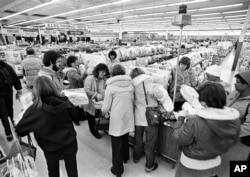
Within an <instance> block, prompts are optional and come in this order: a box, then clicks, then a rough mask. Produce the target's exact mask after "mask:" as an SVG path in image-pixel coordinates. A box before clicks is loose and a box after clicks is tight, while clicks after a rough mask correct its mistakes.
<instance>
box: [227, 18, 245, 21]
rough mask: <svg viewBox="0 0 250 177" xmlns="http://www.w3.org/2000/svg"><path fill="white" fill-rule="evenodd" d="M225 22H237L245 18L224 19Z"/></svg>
mask: <svg viewBox="0 0 250 177" xmlns="http://www.w3.org/2000/svg"><path fill="white" fill-rule="evenodd" d="M226 20H227V21H238V20H245V18H234V19H226Z"/></svg>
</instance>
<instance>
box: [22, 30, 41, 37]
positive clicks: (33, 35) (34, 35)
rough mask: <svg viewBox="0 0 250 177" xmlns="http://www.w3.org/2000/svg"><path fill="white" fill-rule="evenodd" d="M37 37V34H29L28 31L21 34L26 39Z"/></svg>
mask: <svg viewBox="0 0 250 177" xmlns="http://www.w3.org/2000/svg"><path fill="white" fill-rule="evenodd" d="M37 35H38V33H37V32H29V31H24V32H23V36H27V37H36V36H37Z"/></svg>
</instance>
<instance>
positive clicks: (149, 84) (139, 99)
mask: <svg viewBox="0 0 250 177" xmlns="http://www.w3.org/2000/svg"><path fill="white" fill-rule="evenodd" d="M132 83H133V86H134V89H135V91H134V92H135V94H134V95H135V101H134V104H135V125H136V126H148V122H147V119H146V115H145V113H146V107H147V105H146V99H145V93H144V89H143V83H144V86H145V90H146V95H147V100H148V106H150V107H157V106H158V103H157V101H156V99H155V98H154V96H153V90H152V89H153V87H154V85H155V84H154V83H153V79H152V77H151V76H149V75H146V74H142V75H139V76H137V77H135V78H134V79H133V81H132Z"/></svg>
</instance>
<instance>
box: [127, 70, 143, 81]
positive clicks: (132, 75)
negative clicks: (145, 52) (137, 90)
mask: <svg viewBox="0 0 250 177" xmlns="http://www.w3.org/2000/svg"><path fill="white" fill-rule="evenodd" d="M141 74H145V72H144V71H143V70H142V69H140V68H134V69H133V70H132V71H131V72H130V77H131V78H132V79H134V78H135V77H137V76H139V75H141Z"/></svg>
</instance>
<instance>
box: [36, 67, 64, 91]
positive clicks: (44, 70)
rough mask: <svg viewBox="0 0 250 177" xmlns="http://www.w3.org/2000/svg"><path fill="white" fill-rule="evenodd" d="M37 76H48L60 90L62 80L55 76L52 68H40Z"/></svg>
mask: <svg viewBox="0 0 250 177" xmlns="http://www.w3.org/2000/svg"><path fill="white" fill-rule="evenodd" d="M38 76H46V77H48V78H50V79H51V80H52V81H53V83H54V84H55V86H56V88H57V90H58V91H59V92H61V91H62V89H63V84H62V82H60V80H59V79H58V78H57V76H56V72H55V71H53V70H52V69H50V68H49V67H45V66H44V67H43V68H41V69H40V71H39V72H38Z"/></svg>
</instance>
